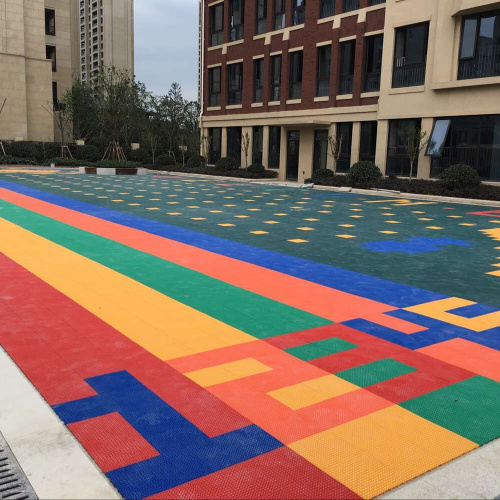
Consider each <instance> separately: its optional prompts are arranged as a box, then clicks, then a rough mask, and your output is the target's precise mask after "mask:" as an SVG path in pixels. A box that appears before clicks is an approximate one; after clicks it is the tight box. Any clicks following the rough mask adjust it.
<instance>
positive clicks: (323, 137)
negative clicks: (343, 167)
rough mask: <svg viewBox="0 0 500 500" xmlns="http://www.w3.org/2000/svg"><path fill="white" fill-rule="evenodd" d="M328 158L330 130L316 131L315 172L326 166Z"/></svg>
mask: <svg viewBox="0 0 500 500" xmlns="http://www.w3.org/2000/svg"><path fill="white" fill-rule="evenodd" d="M327 158H328V130H315V131H314V158H313V172H315V171H316V170H321V169H325V168H326V162H327Z"/></svg>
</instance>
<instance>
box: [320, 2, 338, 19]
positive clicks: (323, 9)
mask: <svg viewBox="0 0 500 500" xmlns="http://www.w3.org/2000/svg"><path fill="white" fill-rule="evenodd" d="M334 15H335V0H321V3H320V12H319V17H320V18H325V17H330V16H334Z"/></svg>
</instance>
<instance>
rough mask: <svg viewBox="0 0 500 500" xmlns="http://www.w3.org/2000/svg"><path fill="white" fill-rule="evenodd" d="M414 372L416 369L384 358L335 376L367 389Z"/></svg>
mask: <svg viewBox="0 0 500 500" xmlns="http://www.w3.org/2000/svg"><path fill="white" fill-rule="evenodd" d="M414 371H416V369H415V368H413V367H411V366H408V365H405V364H403V363H400V362H399V361H395V360H394V359H390V358H386V359H381V360H379V361H374V362H373V363H368V364H366V365H362V366H357V367H356V368H350V369H349V370H344V371H341V372H338V373H336V374H335V375H337V377H340V378H343V379H344V380H347V381H348V382H351V383H353V384H355V385H357V386H359V387H368V386H370V385H375V384H378V383H380V382H384V381H385V380H389V379H391V378H396V377H400V376H401V375H406V374H407V373H411V372H414Z"/></svg>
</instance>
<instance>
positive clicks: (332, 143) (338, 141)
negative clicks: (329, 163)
mask: <svg viewBox="0 0 500 500" xmlns="http://www.w3.org/2000/svg"><path fill="white" fill-rule="evenodd" d="M344 140H345V137H344V134H340V135H337V136H333V135H329V136H328V148H329V149H330V152H329V153H328V154H329V155H330V156H331V157H332V158H333V173H334V174H336V173H337V163H338V161H339V158H340V155H341V153H342V144H343V143H344Z"/></svg>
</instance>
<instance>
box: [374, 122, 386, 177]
mask: <svg viewBox="0 0 500 500" xmlns="http://www.w3.org/2000/svg"><path fill="white" fill-rule="evenodd" d="M388 140H389V120H379V121H378V127H377V150H376V152H375V165H377V167H378V168H380V171H381V172H382V174H384V175H385V171H386V166H387V165H386V163H387V145H388Z"/></svg>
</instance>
